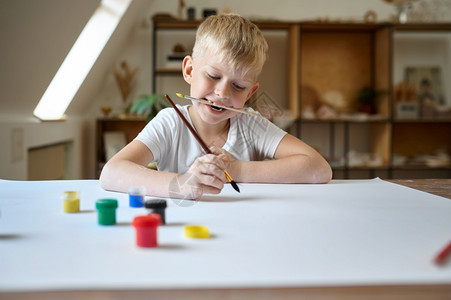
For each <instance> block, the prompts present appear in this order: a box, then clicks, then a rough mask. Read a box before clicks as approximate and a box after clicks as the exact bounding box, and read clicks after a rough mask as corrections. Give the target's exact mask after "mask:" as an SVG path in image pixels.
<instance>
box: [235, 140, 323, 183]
mask: <svg viewBox="0 0 451 300" xmlns="http://www.w3.org/2000/svg"><path fill="white" fill-rule="evenodd" d="M229 172H230V175H231V176H232V177H233V178H234V179H235V180H236V181H237V182H260V183H327V182H329V181H330V180H331V179H332V169H331V167H330V165H329V164H328V162H327V161H326V160H325V159H324V158H323V157H322V156H321V154H319V153H318V152H317V151H316V150H315V149H313V148H312V147H310V146H309V145H307V144H305V143H304V142H302V141H301V140H299V139H297V138H296V137H294V136H292V135H290V134H286V135H285V136H284V137H283V138H282V140H281V141H280V143H279V146H278V147H277V150H276V153H275V155H274V160H265V161H249V162H248V161H246V162H244V161H236V160H235V161H231V163H230V168H229Z"/></svg>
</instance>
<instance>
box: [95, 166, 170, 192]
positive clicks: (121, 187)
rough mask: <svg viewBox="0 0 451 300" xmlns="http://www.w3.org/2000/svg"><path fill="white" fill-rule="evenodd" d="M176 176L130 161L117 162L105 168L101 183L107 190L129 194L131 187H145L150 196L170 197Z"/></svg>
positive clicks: (100, 179)
mask: <svg viewBox="0 0 451 300" xmlns="http://www.w3.org/2000/svg"><path fill="white" fill-rule="evenodd" d="M175 176H176V174H173V173H166V172H158V171H155V170H152V169H148V168H146V167H145V166H141V165H139V164H135V163H132V162H129V161H117V162H109V163H107V164H106V165H105V166H104V169H103V170H102V174H101V176H100V178H99V182H100V186H101V187H102V188H103V189H105V190H110V191H116V192H123V193H127V192H128V188H129V187H131V186H144V187H145V188H146V191H147V194H148V195H152V196H156V197H168V196H169V185H170V182H171V181H172V180H174V178H175Z"/></svg>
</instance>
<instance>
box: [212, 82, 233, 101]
mask: <svg viewBox="0 0 451 300" xmlns="http://www.w3.org/2000/svg"><path fill="white" fill-rule="evenodd" d="M215 94H216V95H217V96H218V97H219V98H221V99H229V98H230V88H229V86H228V84H227V83H224V82H222V83H218V84H217V85H216V87H215Z"/></svg>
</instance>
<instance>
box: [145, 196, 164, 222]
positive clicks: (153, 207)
mask: <svg viewBox="0 0 451 300" xmlns="http://www.w3.org/2000/svg"><path fill="white" fill-rule="evenodd" d="M144 206H145V207H146V208H147V209H148V210H149V213H157V214H159V215H160V217H161V224H162V225H165V224H166V216H165V210H166V207H167V203H166V200H164V199H151V200H147V201H145V202H144Z"/></svg>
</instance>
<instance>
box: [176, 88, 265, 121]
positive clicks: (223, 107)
mask: <svg viewBox="0 0 451 300" xmlns="http://www.w3.org/2000/svg"><path fill="white" fill-rule="evenodd" d="M176 95H177V96H178V97H180V98H184V99H186V100H190V101H196V102H200V103H202V104H206V105H210V106H211V107H212V108H214V109H221V108H222V109H227V110H231V111H235V112H239V113H242V114H249V115H254V116H258V114H257V113H255V112H252V111H247V110H245V109H242V108H234V107H228V106H223V105H219V104H216V103H213V102H211V101H208V100H205V99H198V98H194V97H191V96H186V95H183V94H180V93H176Z"/></svg>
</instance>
